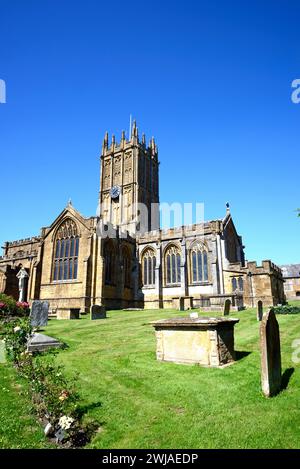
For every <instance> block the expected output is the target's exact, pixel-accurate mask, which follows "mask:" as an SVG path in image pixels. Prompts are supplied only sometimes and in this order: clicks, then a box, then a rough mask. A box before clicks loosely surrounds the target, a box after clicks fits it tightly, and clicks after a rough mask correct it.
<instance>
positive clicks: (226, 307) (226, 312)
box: [223, 298, 231, 316]
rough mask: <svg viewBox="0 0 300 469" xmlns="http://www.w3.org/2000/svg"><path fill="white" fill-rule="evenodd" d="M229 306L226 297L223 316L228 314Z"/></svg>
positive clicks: (229, 303) (229, 302)
mask: <svg viewBox="0 0 300 469" xmlns="http://www.w3.org/2000/svg"><path fill="white" fill-rule="evenodd" d="M230 306H231V301H230V300H229V298H227V300H226V301H225V304H224V312H223V316H228V315H229V313H230Z"/></svg>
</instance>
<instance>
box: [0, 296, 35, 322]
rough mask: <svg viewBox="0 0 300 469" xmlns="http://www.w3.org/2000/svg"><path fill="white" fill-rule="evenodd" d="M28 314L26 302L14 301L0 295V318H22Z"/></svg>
mask: <svg viewBox="0 0 300 469" xmlns="http://www.w3.org/2000/svg"><path fill="white" fill-rule="evenodd" d="M29 312H30V309H29V304H28V303H27V302H25V301H24V302H20V301H16V300H15V299H14V298H13V297H12V296H8V295H4V294H3V293H1V294H0V318H3V317H7V316H13V317H14V316H17V317H24V316H28V315H29Z"/></svg>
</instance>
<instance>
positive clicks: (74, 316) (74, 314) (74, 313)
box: [70, 308, 80, 319]
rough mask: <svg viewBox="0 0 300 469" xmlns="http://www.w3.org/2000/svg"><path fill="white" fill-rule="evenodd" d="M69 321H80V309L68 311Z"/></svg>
mask: <svg viewBox="0 0 300 469" xmlns="http://www.w3.org/2000/svg"><path fill="white" fill-rule="evenodd" d="M70 319H80V308H71V309H70Z"/></svg>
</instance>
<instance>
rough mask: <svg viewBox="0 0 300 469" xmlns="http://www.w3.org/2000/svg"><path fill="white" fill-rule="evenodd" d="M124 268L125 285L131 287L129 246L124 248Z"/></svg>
mask: <svg viewBox="0 0 300 469" xmlns="http://www.w3.org/2000/svg"><path fill="white" fill-rule="evenodd" d="M122 258H123V269H124V286H125V287H127V288H130V287H131V255H130V251H129V249H128V248H127V247H123V250H122Z"/></svg>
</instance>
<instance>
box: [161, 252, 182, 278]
mask: <svg viewBox="0 0 300 469" xmlns="http://www.w3.org/2000/svg"><path fill="white" fill-rule="evenodd" d="M180 265H181V251H180V249H179V248H178V247H177V246H170V247H168V249H167V251H166V253H165V273H166V274H165V278H166V285H176V284H178V283H180V281H181V275H180Z"/></svg>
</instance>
